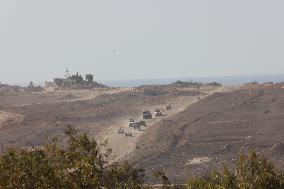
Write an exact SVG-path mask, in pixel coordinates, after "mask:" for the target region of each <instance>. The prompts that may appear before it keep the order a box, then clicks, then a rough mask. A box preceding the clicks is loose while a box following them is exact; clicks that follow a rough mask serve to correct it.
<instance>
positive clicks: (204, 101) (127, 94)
mask: <svg viewBox="0 0 284 189" xmlns="http://www.w3.org/2000/svg"><path fill="white" fill-rule="evenodd" d="M283 86H284V84H281V83H279V84H272V83H266V84H263V85H259V84H256V83H253V84H247V85H243V86H239V87H222V86H220V85H218V84H216V83H212V84H200V83H183V82H177V83H174V84H171V85H160V86H140V87H137V88H131V89H128V88H120V89H111V88H102V89H93V90H90V89H88V90H68V91H43V92H31V93H28V94H27V93H25V94H18V95H6V96H1V97H0V144H3V145H4V150H5V146H9V145H16V146H19V147H31V146H40V145H42V144H44V143H46V142H48V141H50V140H51V139H53V138H54V137H58V138H59V139H60V140H62V141H63V142H64V134H63V133H64V132H63V131H64V128H66V126H67V125H72V126H73V127H75V128H76V129H77V130H79V131H80V132H88V133H89V135H91V136H93V137H95V138H96V139H97V140H98V141H99V142H102V141H104V140H108V145H109V146H108V147H110V148H112V149H113V155H112V157H111V158H112V161H123V160H128V161H129V162H130V163H132V164H133V165H135V166H137V167H142V168H145V169H146V173H147V176H148V179H147V182H149V183H155V182H156V180H155V179H154V178H153V177H152V176H151V175H152V171H154V170H162V171H164V172H165V173H166V175H168V176H169V177H170V179H171V180H172V181H173V182H181V183H184V182H185V180H186V178H187V177H188V176H189V175H204V174H207V173H208V172H209V170H211V169H212V168H220V167H221V166H222V164H223V163H226V164H227V165H229V166H232V165H233V163H235V161H236V159H237V157H238V155H239V153H240V152H241V151H249V150H251V149H253V150H255V151H257V152H258V153H260V154H262V155H264V156H265V157H267V158H268V159H270V160H272V161H273V162H275V163H276V164H278V165H279V166H280V167H281V166H282V167H283V165H284V164H283V160H284V158H283V157H284V145H283V143H284V141H283V136H284V129H283V128H284V127H283V121H284V120H283V119H284V87H283ZM169 104H170V105H172V109H171V110H164V111H163V112H162V116H160V117H157V118H154V119H151V120H147V121H146V124H147V127H143V128H142V129H141V130H140V131H139V130H134V129H133V128H129V127H128V126H127V122H128V119H130V118H132V119H135V120H140V118H141V111H142V110H150V111H153V110H154V109H156V108H159V109H164V107H165V106H166V105H169ZM119 128H122V129H124V130H125V132H127V133H132V136H131V137H129V136H125V135H122V134H118V129H119Z"/></svg>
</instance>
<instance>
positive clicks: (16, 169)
mask: <svg viewBox="0 0 284 189" xmlns="http://www.w3.org/2000/svg"><path fill="white" fill-rule="evenodd" d="M65 133H66V135H67V136H68V141H67V146H66V147H61V146H60V145H58V143H57V141H56V140H54V141H53V142H52V143H51V144H49V145H46V146H44V147H42V148H37V149H32V150H24V149H22V150H21V149H15V148H11V149H9V150H8V151H7V152H5V153H4V154H2V155H0V189H1V188H13V189H14V188H27V189H32V188H40V189H44V188H66V189H69V188H70V189H71V188H72V189H73V188H78V189H79V188H86V189H88V188H90V189H91V188H92V189H93V188H94V189H96V188H98V189H103V188H107V189H142V188H144V189H145V188H150V186H146V185H145V184H144V178H145V175H144V171H143V170H142V169H136V168H133V167H132V166H130V165H129V164H128V163H127V162H124V163H120V164H119V163H110V162H109V155H110V153H111V150H108V149H106V143H104V144H102V145H99V144H98V143H97V142H96V141H95V140H94V139H90V138H89V137H88V136H87V135H86V134H82V135H79V134H78V133H77V132H76V131H75V130H74V129H73V128H71V127H69V128H68V129H67V130H66V132H65ZM155 176H156V177H158V178H160V179H161V183H162V186H161V187H160V188H165V189H170V188H172V189H181V188H188V189H282V188H284V175H283V172H281V171H280V170H278V169H276V168H275V167H274V166H273V165H272V164H271V163H270V162H268V161H267V160H265V159H264V158H261V157H259V156H257V155H256V154H255V153H254V152H252V153H251V154H250V155H249V156H246V155H241V156H240V158H239V160H238V163H237V166H236V170H235V171H231V170H230V169H228V168H227V167H224V168H223V171H222V172H221V173H220V172H213V173H212V174H211V175H210V176H208V177H206V178H190V179H189V181H188V183H187V185H186V186H172V185H170V183H169V179H168V178H167V177H166V176H165V174H164V173H163V172H161V171H157V172H155ZM153 188H155V187H153ZM157 188H159V187H157Z"/></svg>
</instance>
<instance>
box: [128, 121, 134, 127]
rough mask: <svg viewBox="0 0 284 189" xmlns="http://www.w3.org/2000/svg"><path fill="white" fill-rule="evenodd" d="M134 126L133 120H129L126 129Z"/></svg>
mask: <svg viewBox="0 0 284 189" xmlns="http://www.w3.org/2000/svg"><path fill="white" fill-rule="evenodd" d="M133 124H134V120H133V119H129V120H128V127H132V126H133Z"/></svg>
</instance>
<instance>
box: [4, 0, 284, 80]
mask: <svg viewBox="0 0 284 189" xmlns="http://www.w3.org/2000/svg"><path fill="white" fill-rule="evenodd" d="M283 10H284V1H283V0H214V1H213V0H81V1H79V0H76V1H75V0H0V68H1V69H0V82H22V81H29V80H34V81H44V80H52V79H53V77H55V76H63V75H64V72H65V68H66V67H68V68H69V70H70V71H71V72H77V71H78V72H79V73H82V74H83V73H93V74H94V75H95V78H96V79H99V80H113V79H136V78H169V77H191V76H222V75H243V74H244V75H246V74H271V73H284V21H283V19H284V11H283ZM114 49H115V51H114Z"/></svg>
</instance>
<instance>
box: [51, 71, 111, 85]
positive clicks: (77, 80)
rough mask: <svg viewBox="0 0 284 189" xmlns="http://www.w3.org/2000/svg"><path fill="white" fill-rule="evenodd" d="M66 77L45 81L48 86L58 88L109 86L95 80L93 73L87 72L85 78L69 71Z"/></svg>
mask: <svg viewBox="0 0 284 189" xmlns="http://www.w3.org/2000/svg"><path fill="white" fill-rule="evenodd" d="M66 72H67V74H66V75H65V78H54V80H53V82H47V81H46V82H45V87H46V88H56V89H92V88H108V87H107V86H105V85H103V84H100V83H98V82H96V81H94V76H93V75H92V74H86V75H85V79H84V78H83V77H82V75H79V73H78V72H77V73H76V74H75V75H71V76H69V71H66Z"/></svg>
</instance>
